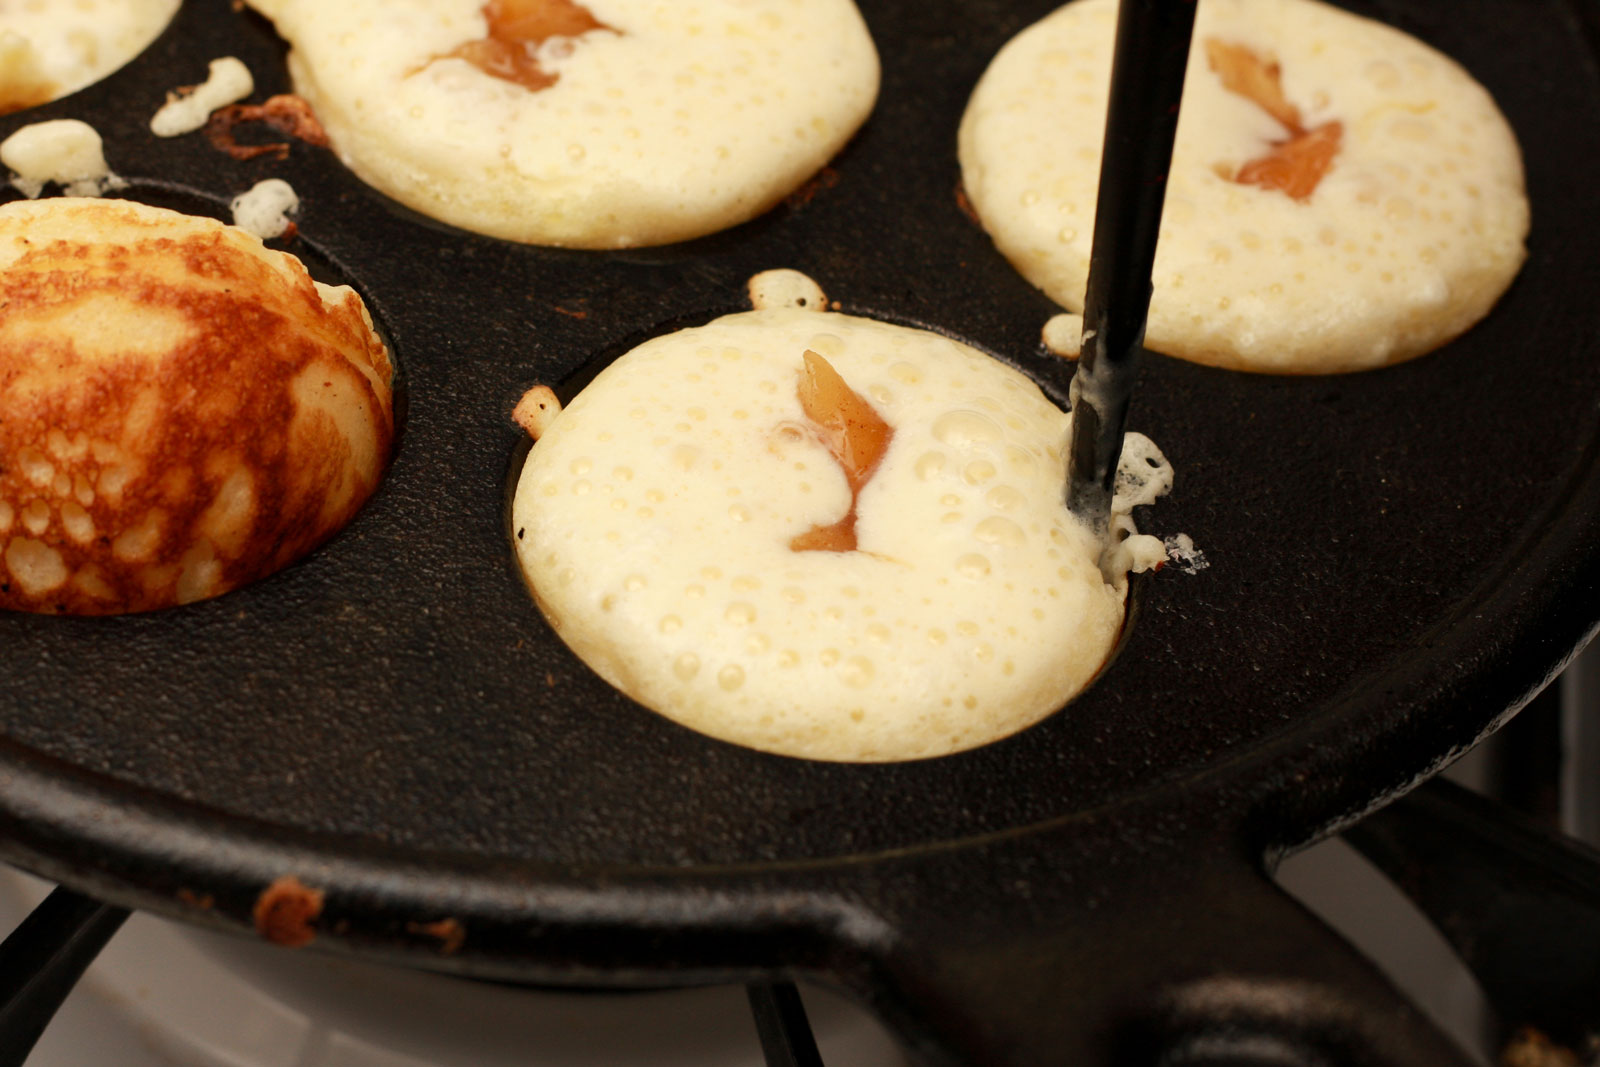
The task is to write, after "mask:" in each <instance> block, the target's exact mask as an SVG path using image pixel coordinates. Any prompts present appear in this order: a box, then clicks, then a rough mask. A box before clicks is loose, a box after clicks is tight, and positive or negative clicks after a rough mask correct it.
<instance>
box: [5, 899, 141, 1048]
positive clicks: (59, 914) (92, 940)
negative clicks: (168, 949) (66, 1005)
mask: <svg viewBox="0 0 1600 1067" xmlns="http://www.w3.org/2000/svg"><path fill="white" fill-rule="evenodd" d="M127 917H128V911H127V909H126V908H119V907H115V906H113V905H110V904H102V903H100V902H99V901H97V900H91V899H90V898H88V897H85V896H82V895H80V894H78V893H74V892H73V891H72V890H70V889H65V888H62V887H59V886H58V887H57V888H56V889H55V890H53V891H52V892H51V894H50V895H49V896H48V897H46V898H45V899H44V901H43V903H41V904H40V905H39V906H38V907H37V908H35V909H34V910H33V913H32V914H31V915H29V916H28V917H27V918H26V919H24V920H22V923H21V925H19V926H18V927H17V928H16V929H15V930H13V931H12V932H11V936H9V937H7V938H6V939H5V941H4V942H0V1067H20V1065H21V1064H22V1063H23V1062H24V1061H26V1060H27V1058H28V1053H30V1052H32V1051H33V1046H34V1043H35V1042H37V1041H38V1040H39V1035H40V1034H42V1033H43V1032H44V1028H45V1027H46V1026H47V1025H49V1023H50V1020H51V1018H52V1017H53V1016H54V1015H55V1013H56V1009H57V1008H59V1007H61V1002H62V1001H64V1000H66V999H67V994H68V993H70V992H72V987H73V986H74V985H75V984H77V981H78V978H79V977H80V976H81V975H82V974H83V972H84V969H85V968H87V967H88V966H89V964H90V963H92V962H93V961H94V958H95V956H97V955H99V953H100V950H101V949H102V948H104V947H105V944H106V942H107V941H109V940H111V935H112V934H114V933H116V932H117V929H118V928H119V927H120V926H121V925H122V921H123V920H124V919H126V918H127Z"/></svg>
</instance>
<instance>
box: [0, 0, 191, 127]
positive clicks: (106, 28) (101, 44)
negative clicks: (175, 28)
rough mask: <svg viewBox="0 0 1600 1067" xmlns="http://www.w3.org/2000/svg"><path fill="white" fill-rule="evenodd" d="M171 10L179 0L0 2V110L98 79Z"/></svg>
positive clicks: (146, 39) (149, 37) (140, 46)
mask: <svg viewBox="0 0 1600 1067" xmlns="http://www.w3.org/2000/svg"><path fill="white" fill-rule="evenodd" d="M177 10H178V0H0V114H5V113H6V112H8V111H20V110H21V109H22V108H25V107H33V106H35V105H37V104H43V103H46V102H48V101H51V100H54V99H56V98H57V97H62V96H66V95H67V94H68V93H72V92H76V91H77V90H79V89H82V88H83V87H84V86H85V85H89V84H91V83H93V82H97V81H99V80H100V79H101V78H104V77H105V76H106V75H107V74H110V73H111V72H112V71H114V70H116V69H117V68H118V67H120V66H122V65H123V64H124V63H126V62H128V60H130V59H132V58H133V57H134V56H137V55H138V54H139V53H140V52H142V51H144V49H145V47H146V46H147V45H149V44H150V42H151V41H153V40H155V39H156V36H157V35H158V34H160V32H161V31H162V30H163V29H165V28H166V25H167V23H168V22H169V21H171V19H172V15H173V12H175V11H177Z"/></svg>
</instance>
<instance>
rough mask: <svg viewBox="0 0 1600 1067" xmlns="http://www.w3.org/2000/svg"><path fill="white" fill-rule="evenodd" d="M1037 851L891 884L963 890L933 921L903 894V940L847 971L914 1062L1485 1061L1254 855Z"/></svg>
mask: <svg viewBox="0 0 1600 1067" xmlns="http://www.w3.org/2000/svg"><path fill="white" fill-rule="evenodd" d="M1114 839H1115V837H1114V836H1113V837H1112V840H1114ZM1037 847H1038V846H1037V843H1034V844H1033V845H1031V846H1027V845H1024V846H1022V847H1020V848H1019V847H1016V842H1009V843H1008V842H997V843H994V844H992V845H987V846H984V848H983V849H981V850H979V851H982V852H985V853H986V855H983V856H981V857H980V858H979V860H978V862H977V863H976V864H974V863H973V862H972V859H973V857H972V854H971V853H968V854H967V859H966V860H964V861H961V862H956V858H955V857H954V856H948V855H947V856H945V857H934V858H931V859H928V860H927V861H926V862H924V863H922V864H919V866H921V867H922V868H923V869H921V870H909V869H907V870H903V871H901V872H898V873H896V874H895V875H893V883H894V885H896V886H922V887H926V886H928V885H930V884H931V885H940V884H944V885H949V886H955V887H964V892H957V893H946V894H944V895H942V896H941V897H940V898H939V899H938V903H937V904H935V905H933V906H932V907H928V906H926V905H927V902H926V901H924V902H922V903H921V904H916V905H913V904H912V898H911V895H910V894H909V893H898V899H899V900H900V901H901V903H902V904H906V905H908V911H907V912H903V913H902V914H900V915H899V916H897V917H895V918H891V919H890V926H891V927H892V928H894V929H895V930H896V931H897V932H898V934H899V935H901V936H897V937H895V938H894V940H893V943H892V944H886V945H882V946H879V947H878V949H877V950H875V951H872V952H871V954H870V956H869V958H868V960H867V961H866V962H865V964H864V965H863V966H862V967H861V968H860V971H859V972H858V973H857V974H855V975H853V976H852V975H850V974H844V973H840V974H838V977H842V978H843V979H844V981H845V982H846V984H848V985H850V986H851V987H852V988H853V989H854V990H855V992H856V993H857V995H859V996H860V997H861V998H862V999H864V1000H865V1001H867V1003H868V1004H869V1005H870V1006H871V1007H872V1008H873V1009H874V1010H876V1011H877V1012H878V1013H879V1014H880V1016H881V1017H882V1018H884V1019H885V1021H886V1022H888V1023H889V1024H890V1025H891V1026H893V1027H895V1028H896V1029H897V1030H898V1031H899V1033H900V1034H901V1036H902V1037H903V1038H905V1039H906V1040H907V1042H908V1044H909V1045H910V1051H911V1052H912V1054H913V1055H914V1056H916V1057H917V1062H919V1063H925V1064H929V1065H940V1067H944V1065H961V1067H1001V1065H1010V1067H1047V1065H1048V1067H1061V1065H1064V1064H1069V1065H1073V1067H1239V1065H1245V1064H1248V1065H1250V1067H1469V1065H1470V1064H1471V1063H1472V1061H1471V1060H1470V1059H1469V1058H1468V1057H1467V1056H1466V1055H1465V1054H1464V1053H1463V1052H1462V1051H1461V1050H1460V1049H1458V1048H1457V1047H1456V1046H1455V1045H1454V1044H1453V1043H1452V1042H1451V1041H1450V1039H1449V1038H1447V1037H1446V1036H1445V1035H1444V1034H1443V1033H1442V1032H1441V1031H1439V1030H1438V1029H1437V1028H1436V1027H1435V1026H1434V1025H1433V1024H1432V1023H1431V1022H1429V1021H1428V1020H1427V1019H1426V1018H1424V1017H1423V1016H1422V1015H1421V1014H1420V1013H1419V1012H1418V1011H1417V1010H1416V1009H1415V1008H1414V1007H1413V1006H1412V1005H1411V1004H1410V1003H1409V1002H1408V1001H1407V1000H1406V998H1405V997H1404V996H1403V995H1402V994H1401V993H1399V992H1398V991H1397V990H1396V989H1395V988H1394V987H1393V986H1392V985H1391V984H1390V983H1389V981H1388V980H1387V979H1386V978H1385V977H1384V976H1383V975H1382V974H1381V973H1380V972H1379V971H1378V970H1377V969H1376V967H1374V965H1373V964H1372V963H1370V962H1369V961H1368V960H1367V959H1366V958H1365V957H1363V956H1362V955H1361V954H1360V953H1358V952H1357V951H1356V950H1355V949H1354V948H1352V947H1351V946H1350V945H1349V944H1348V943H1347V942H1345V941H1344V940H1343V939H1342V938H1341V937H1340V936H1339V935H1338V934H1337V933H1335V932H1334V931H1333V930H1332V929H1330V928H1329V927H1328V926H1326V925H1325V924H1324V923H1323V922H1322V921H1321V920H1320V919H1318V918H1316V917H1315V916H1314V915H1312V914H1311V913H1310V912H1308V911H1307V910H1306V909H1305V908H1304V907H1303V906H1302V905H1301V904H1300V903H1299V902H1297V901H1296V900H1294V899H1293V898H1292V897H1290V896H1289V895H1288V894H1286V893H1285V892H1284V891H1283V890H1281V889H1279V888H1278V887H1277V885H1276V884H1274V883H1273V882H1272V880H1271V879H1270V878H1269V877H1268V875H1267V874H1266V872H1265V871H1264V870H1263V869H1262V866H1261V864H1259V863H1257V862H1253V861H1252V859H1251V858H1250V857H1248V856H1245V855H1226V854H1224V855H1222V856H1221V857H1220V858H1219V856H1218V854H1217V852H1215V851H1209V850H1208V851H1202V852H1198V853H1191V854H1187V855H1164V856H1160V857H1157V856H1154V855H1152V854H1151V853H1149V852H1148V851H1147V852H1145V853H1143V854H1142V855H1136V856H1131V857H1130V856H1127V855H1120V856H1119V855H1116V854H1111V858H1110V859H1105V860H1102V861H1098V862H1087V861H1088V857H1087V856H1086V855H1084V854H1082V853H1081V852H1080V853H1079V855H1077V856H1076V857H1066V856H1061V855H1057V856H1056V857H1055V861H1054V862H1053V863H1049V862H1048V861H1047V864H1046V865H1047V866H1050V867H1053V868H1054V869H1052V870H1040V869H1038V868H1039V863H1038V853H1037V851H1036V850H1037ZM1130 847H1131V846H1130ZM1030 850H1032V858H1033V860H1034V863H1033V865H1032V869H1030V867H1029V865H1028V864H1027V861H1026V857H1025V853H1027V852H1029V851H1030ZM1124 851H1127V850H1126V849H1125V850H1124ZM1100 855H1101V856H1105V855H1107V854H1106V853H1100ZM975 870H980V871H983V872H984V873H983V875H982V876H981V877H980V878H974V874H973V872H974V871H975ZM924 879H935V881H932V882H930V881H925V880H924ZM938 879H946V881H945V882H943V883H941V882H940V881H938ZM890 892H891V893H895V892H896V891H894V890H891V891H890ZM912 907H914V910H910V909H911V908H912ZM1018 916H1030V917H1031V920H1032V921H1025V922H1021V923H1019V922H1018V921H1017V917H1018ZM886 918H887V916H886Z"/></svg>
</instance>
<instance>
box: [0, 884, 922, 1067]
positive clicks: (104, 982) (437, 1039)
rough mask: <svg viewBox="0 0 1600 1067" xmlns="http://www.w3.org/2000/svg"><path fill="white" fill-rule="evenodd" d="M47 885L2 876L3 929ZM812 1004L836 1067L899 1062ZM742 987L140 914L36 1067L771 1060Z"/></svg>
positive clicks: (82, 987)
mask: <svg viewBox="0 0 1600 1067" xmlns="http://www.w3.org/2000/svg"><path fill="white" fill-rule="evenodd" d="M48 890H49V886H48V885H47V884H46V883H44V882H41V881H39V880H37V879H35V878H32V877H29V876H27V875H23V874H21V873H19V872H16V871H14V870H11V869H10V868H0V934H3V933H5V932H9V931H10V930H11V929H12V928H13V927H14V926H16V924H17V923H18V922H20V921H21V919H22V917H23V916H24V915H25V914H26V912H27V911H28V909H30V908H31V907H32V906H33V905H34V904H35V903H37V902H38V901H39V900H42V899H44V895H45V893H46V892H47V891H48ZM803 995H804V998H805V1002H806V1009H807V1012H808V1014H809V1015H810V1017H811V1025H812V1028H813V1030H814V1031H815V1033H816V1038H817V1045H818V1047H819V1049H820V1050H821V1053H822V1058H823V1062H824V1063H826V1064H827V1067H900V1065H904V1064H905V1063H906V1060H905V1058H904V1057H903V1056H902V1055H901V1053H900V1052H899V1051H898V1049H897V1048H896V1046H895V1044H894V1041H893V1039H892V1038H891V1037H890V1036H889V1035H888V1033H887V1032H886V1031H885V1030H884V1029H883V1028H882V1027H881V1026H880V1025H879V1024H878V1023H877V1022H876V1020H874V1019H873V1018H871V1017H870V1016H868V1015H867V1014H865V1013H864V1012H862V1011H861V1010H860V1009H858V1008H856V1007H855V1006H854V1005H852V1004H850V1003H848V1002H846V1001H844V1000H843V999H841V998H839V997H837V996H834V995H832V994H830V993H828V992H826V991H824V990H821V989H817V988H813V987H809V986H808V987H805V988H804V990H803ZM764 1062H765V1061H764V1060H763V1059H762V1056H761V1048H760V1045H759V1043H758V1041H757V1038H756V1032H755V1024H754V1022H753V1021H752V1020H751V1017H750V1009H749V1007H748V1003H747V1001H746V999H745V993H744V989H743V988H742V987H739V986H722V987H715V988H709V989H694V990H682V991H672V992H663V993H559V992H545V991H528V990H520V989H513V988H509V987H504V986H497V985H488V984H484V983H478V982H468V981H462V980H459V979H453V978H448V977H445V976H442V975H430V974H423V973H419V972H413V971H405V970H398V969H394V968H389V967H380V966H375V965H372V964H364V963H359V962H355V961H351V960H346V959H337V958H333V957H329V956H324V955H319V954H317V953H311V952H304V951H297V950H286V949H280V948H275V947H273V946H271V945H266V944H261V943H257V942H252V941H248V940H245V939H243V938H235V937H229V936H226V935H221V934H214V933H211V932H209V931H203V930H195V929H190V928H188V927H183V926H180V925H177V924H174V923H170V922H166V921H164V920H161V919H156V918H153V917H151V916H148V915H143V914H135V915H133V916H132V917H131V918H129V920H128V922H127V924H126V925H125V926H124V927H123V928H122V930H121V931H119V932H118V933H117V934H116V936H115V937H113V938H112V939H111V943H110V944H109V945H108V946H107V947H106V949H105V951H104V952H103V953H102V954H101V956H100V958H99V959H98V960H96V961H95V963H94V965H93V966H92V967H91V968H90V969H89V971H88V973H87V974H86V975H85V977H84V980H83V981H82V982H81V983H80V984H79V986H78V988H77V989H76V990H75V991H74V992H73V994H72V996H71V997H70V998H69V999H68V1001H67V1003H66V1004H65V1005H63V1007H62V1009H61V1012H60V1013H59V1014H58V1015H57V1016H56V1018H55V1020H54V1021H53V1022H52V1023H51V1025H50V1027H49V1028H48V1029H47V1030H46V1031H45V1033H44V1036H43V1037H42V1038H41V1039H40V1041H39V1044H38V1046H37V1047H36V1049H35V1050H34V1053H33V1055H32V1057H30V1058H29V1060H28V1067H99V1065H106V1067H599V1065H605V1067H761V1065H762V1064H764Z"/></svg>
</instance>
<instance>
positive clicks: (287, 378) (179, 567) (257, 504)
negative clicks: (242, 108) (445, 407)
mask: <svg viewBox="0 0 1600 1067" xmlns="http://www.w3.org/2000/svg"><path fill="white" fill-rule="evenodd" d="M52 204H54V205H57V207H56V208H54V209H52V208H51V207H50V205H52ZM13 209H15V210H13ZM52 210H53V211H54V212H55V214H52V213H51V212H52ZM96 231H98V232H96ZM91 235H93V236H91ZM98 237H104V239H103V240H100V239H96V238H98ZM331 297H332V298H331V300H329V301H325V300H324V297H323V291H321V290H319V288H318V286H316V285H315V283H313V282H312V280H311V279H310V277H309V276H308V275H307V274H306V273H305V270H304V268H303V267H302V266H301V265H300V264H299V262H298V261H297V260H294V259H293V258H292V257H288V256H284V255H282V254H281V253H276V252H271V251H269V250H267V249H265V248H263V247H262V246H261V245H260V242H259V241H256V240H255V239H254V238H252V237H249V236H248V235H246V234H244V233H242V232H241V231H237V230H234V229H232V228H229V227H223V226H221V225H220V224H217V223H213V222H210V221H209V220H197V219H189V218H187V217H185V216H180V215H176V214H174V213H170V212H160V211H157V210H155V209H151V208H145V207H142V206H139V205H127V204H120V203H118V202H115V201H113V202H100V201H54V202H48V201H47V202H40V203H38V204H31V205H11V206H10V208H8V209H7V210H0V307H3V308H4V314H3V316H0V608H9V609H13V610H23V611H37V612H71V613H75V614H109V613H115V612H127V611H146V610H151V609H154V608H161V607H166V606H169V605H172V604H179V603H187V602H189V601H192V600H197V599H201V598H203V597H208V596H215V595H217V594H218V593H221V592H224V591H226V590H228V589H232V588H235V587H237V586H240V585H243V584H245V583H247V582H251V581H254V580H256V579H258V578H261V577H264V576H265V575H267V574H269V573H271V572H272V571H274V570H277V569H278V568H279V567H282V566H284V565H285V564H287V563H288V562H290V561H291V560H294V559H296V558H298V557H299V556H301V555H303V554H305V553H306V552H308V551H310V550H311V549H312V548H313V547H315V546H316V545H317V544H319V543H320V542H322V541H323V540H325V539H326V538H327V537H328V536H330V535H331V534H332V533H333V532H334V531H336V530H337V529H339V528H340V527H341V526H342V525H343V524H344V523H345V522H347V521H348V520H349V519H350V517H351V516H352V515H354V513H355V511H356V510H357V509H358V508H359V507H360V505H361V503H362V502H363V501H364V500H365V499H366V498H367V496H368V495H369V494H370V493H371V492H372V490H373V489H374V488H375V487H376V485H377V482H378V479H379V478H380V477H381V475H382V472H383V469H384V467H385V466H386V464H387V461H388V456H389V451H390V446H391V443H392V438H393V413H392V406H391V396H390V391H389V380H390V376H391V369H390V364H389V358H388V354H387V352H386V351H385V350H384V348H383V345H382V343H381V341H379V339H378V338H377V337H376V335H375V334H374V333H373V331H372V329H371V326H370V324H369V321H368V319H367V317H366V314H365V310H364V309H363V308H362V307H361V304H360V301H359V299H357V298H356V297H355V295H354V293H352V292H349V291H348V290H336V291H331Z"/></svg>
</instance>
